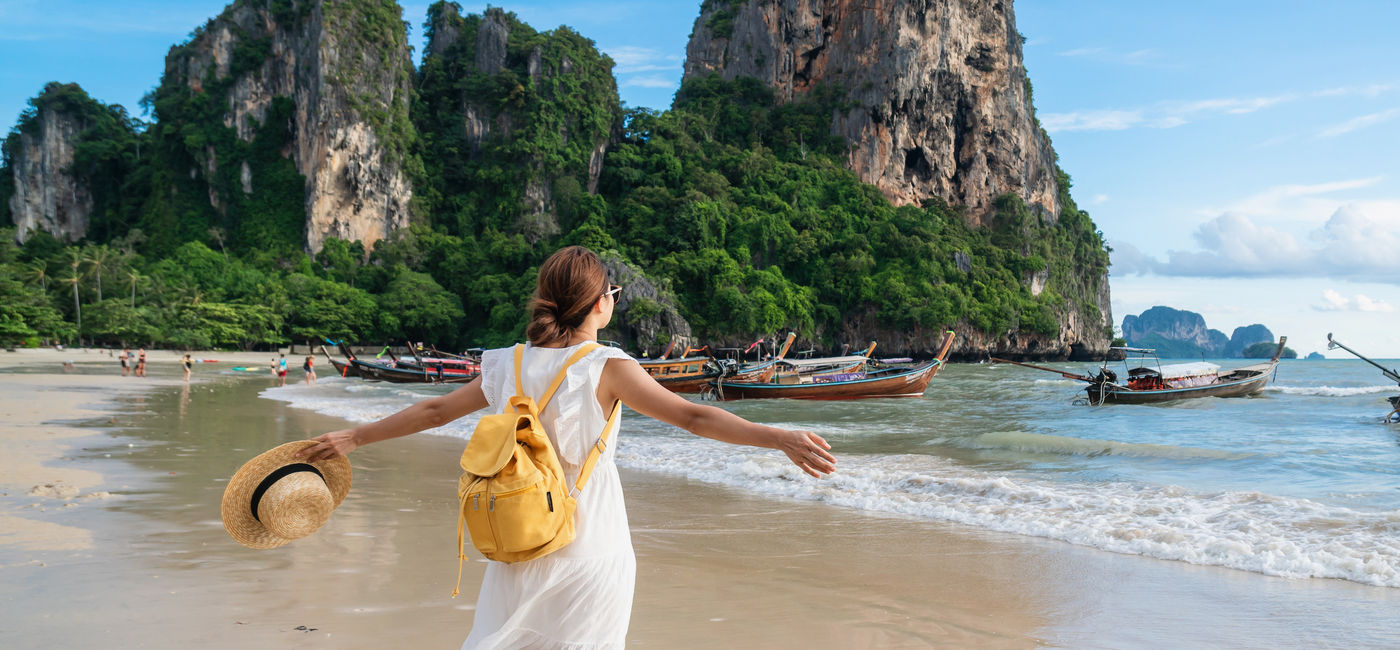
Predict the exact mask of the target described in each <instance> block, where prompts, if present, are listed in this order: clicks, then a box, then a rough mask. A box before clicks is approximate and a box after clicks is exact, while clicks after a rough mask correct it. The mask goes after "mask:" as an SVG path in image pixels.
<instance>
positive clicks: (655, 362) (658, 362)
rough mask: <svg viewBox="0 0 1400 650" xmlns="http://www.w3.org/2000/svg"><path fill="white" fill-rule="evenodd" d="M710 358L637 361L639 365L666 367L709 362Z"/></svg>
mask: <svg viewBox="0 0 1400 650" xmlns="http://www.w3.org/2000/svg"><path fill="white" fill-rule="evenodd" d="M709 359H710V358H709V357H681V358H679V359H637V363H640V364H643V365H665V364H668V363H674V364H682V363H691V362H694V361H708V360H709Z"/></svg>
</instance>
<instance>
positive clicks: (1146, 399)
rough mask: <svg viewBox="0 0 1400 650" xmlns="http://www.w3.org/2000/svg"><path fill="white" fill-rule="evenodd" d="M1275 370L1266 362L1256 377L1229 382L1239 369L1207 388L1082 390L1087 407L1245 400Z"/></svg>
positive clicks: (1096, 386)
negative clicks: (1228, 398) (1202, 399)
mask: <svg viewBox="0 0 1400 650" xmlns="http://www.w3.org/2000/svg"><path fill="white" fill-rule="evenodd" d="M1277 367H1278V364H1277V363H1269V364H1268V368H1267V369H1265V370H1263V371H1261V372H1259V373H1258V374H1255V375H1251V376H1248V377H1242V378H1238V379H1230V378H1229V375H1230V374H1234V373H1238V372H1240V370H1235V371H1234V372H1232V373H1229V374H1227V375H1226V376H1225V377H1224V378H1225V379H1227V380H1226V381H1222V382H1220V383H1215V384H1210V385H1208V386H1192V387H1188V388H1165V389H1155V390H1129V389H1127V388H1123V387H1119V386H1111V385H1110V386H1104V385H1101V384H1090V385H1089V386H1086V387H1085V388H1084V390H1085V392H1086V393H1087V394H1088V397H1089V403H1090V404H1156V403H1160V402H1174V401H1176V400H1180V399H1193V398H1197V397H1244V396H1247V395H1253V394H1255V393H1258V392H1259V391H1261V390H1264V386H1265V385H1267V384H1268V383H1269V380H1270V379H1273V377H1274V370H1275V369H1276V368H1277ZM1241 370H1243V369H1241Z"/></svg>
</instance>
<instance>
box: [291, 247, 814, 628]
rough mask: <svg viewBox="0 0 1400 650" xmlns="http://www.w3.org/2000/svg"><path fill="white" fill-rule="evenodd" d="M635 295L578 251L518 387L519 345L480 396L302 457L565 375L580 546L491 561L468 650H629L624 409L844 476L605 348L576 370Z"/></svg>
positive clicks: (565, 447)
mask: <svg viewBox="0 0 1400 650" xmlns="http://www.w3.org/2000/svg"><path fill="white" fill-rule="evenodd" d="M621 290H622V288H621V287H619V286H617V285H610V284H608V271H607V268H606V267H604V266H603V263H602V261H601V260H600V259H599V258H598V256H597V255H596V254H595V253H593V252H592V251H590V250H588V249H586V248H583V247H581V246H570V247H568V248H564V249H562V250H560V251H558V252H556V253H554V254H553V255H551V256H550V257H549V259H547V260H545V262H544V264H542V265H541V266H540V270H539V275H538V280H537V285H536V290H535V295H534V297H533V299H532V300H531V306H530V312H531V313H530V324H529V326H528V327H527V329H526V334H527V335H528V336H529V339H530V342H529V343H528V344H527V345H525V346H524V347H523V350H522V352H521V354H522V355H523V362H522V365H521V366H520V367H521V370H520V371H519V373H518V374H519V375H520V376H519V377H518V378H517V376H516V375H517V372H516V370H515V368H516V365H515V362H514V360H515V354H516V352H515V350H514V349H513V348H501V349H496V350H487V351H486V352H485V353H484V354H483V355H482V359H481V370H482V374H481V376H480V377H477V378H476V379H474V380H472V382H471V383H469V384H467V385H466V386H463V387H462V388H459V389H457V390H456V391H453V392H451V393H448V394H446V395H442V396H439V397H435V398H432V399H428V400H424V401H422V402H419V403H417V404H415V405H413V406H410V407H408V408H406V409H404V410H402V411H400V412H398V413H396V414H394V415H391V416H389V417H387V418H384V419H383V420H380V421H378V422H373V423H369V424H363V425H360V426H358V427H355V428H353V429H345V430H341V431H335V432H332V433H327V434H325V435H322V436H318V437H316V438H313V440H314V441H315V442H316V444H315V445H313V446H310V447H307V448H306V449H305V450H303V451H301V452H298V454H299V455H303V456H304V457H305V458H306V459H307V462H315V461H321V460H325V459H329V458H334V457H337V456H342V455H344V454H348V453H350V452H351V451H353V450H355V449H356V448H358V447H360V446H363V445H367V444H369V443H372V442H378V441H381V440H387V439H390V438H397V437H400V436H406V435H409V434H412V433H416V432H418V431H422V430H424V429H428V428H430V427H436V426H442V425H444V424H446V423H448V422H451V421H453V420H456V419H458V418H461V417H463V416H465V415H467V414H469V413H473V412H476V411H479V410H481V409H487V408H489V409H490V411H491V412H493V413H501V412H503V411H504V409H505V407H506V405H507V403H508V402H509V400H510V399H511V397H512V396H513V395H515V394H516V386H517V381H518V382H520V384H521V385H522V386H523V388H522V389H521V390H522V391H523V392H525V393H526V394H528V395H531V396H535V397H536V399H539V398H540V397H541V396H543V394H544V392H545V389H546V387H547V386H548V385H549V383H550V381H551V380H552V379H554V378H555V377H556V376H559V375H560V374H561V372H560V371H561V370H563V372H564V373H565V374H564V377H565V378H566V379H567V381H566V382H564V383H563V384H562V386H563V388H561V389H560V390H559V392H558V393H557V394H555V395H554V396H553V399H552V400H550V401H551V403H550V405H549V406H548V407H546V408H544V409H543V411H542V413H541V418H540V419H541V423H542V424H543V425H544V428H545V430H546V431H547V433H548V435H549V438H550V441H551V442H552V443H553V444H554V447H555V449H556V450H558V453H559V458H560V461H561V464H562V466H563V470H564V473H565V479H566V481H565V482H566V484H569V485H574V484H575V482H576V481H577V479H578V476H579V473H580V471H581V470H582V469H583V463H584V462H585V460H588V459H595V460H596V461H597V464H596V466H595V467H594V469H593V473H592V480H591V481H589V482H588V484H587V485H586V486H585V488H584V489H583V490H582V491H580V492H579V493H578V504H577V508H578V509H577V511H576V514H575V517H577V537H576V538H575V539H574V540H573V541H572V542H570V543H569V544H568V545H567V546H563V547H561V548H559V549H558V550H555V551H553V552H551V553H549V554H547V555H543V556H540V557H537V558H534V559H531V560H525V561H522V562H515V563H511V564H506V563H503V562H497V561H490V562H488V563H487V565H486V574H485V576H484V577H483V578H482V582H481V592H480V595H479V596H478V598H477V603H476V610H475V611H476V614H475V616H476V619H475V621H474V622H473V624H472V630H471V633H470V634H469V635H468V636H467V640H466V642H465V643H464V644H463V646H462V647H463V648H520V647H531V648H565V647H567V648H621V647H623V646H624V644H625V643H626V640H627V626H628V623H629V622H630V619H631V611H632V595H633V590H634V586H635V583H636V567H637V561H636V555H635V554H634V553H633V551H632V538H631V534H630V531H629V529H628V526H627V511H626V509H625V507H624V504H623V498H622V483H621V481H620V479H619V477H618V470H617V465H616V462H615V460H614V455H615V453H616V449H617V438H615V437H614V438H612V441H611V444H607V445H606V450H605V453H603V454H602V455H601V456H599V457H591V456H590V453H589V450H590V449H592V448H595V445H596V443H597V442H598V440H599V436H600V434H601V432H602V431H603V429H604V427H605V426H613V427H614V428H616V427H617V426H618V425H617V424H609V420H610V418H609V416H608V413H609V412H613V413H616V412H617V411H615V410H614V409H615V408H618V407H619V406H620V405H621V404H626V405H627V406H628V407H630V408H632V409H633V410H635V411H637V412H638V413H641V414H643V415H648V416H651V417H654V418H657V419H659V420H661V421H663V422H666V423H669V424H672V425H674V426H678V427H682V428H685V429H687V430H689V431H690V432H692V433H694V434H696V435H700V436H704V437H707V438H713V439H716V440H720V441H723V442H728V443H731V444H741V445H753V446H757V447H768V448H771V449H777V450H780V451H782V452H783V453H784V454H786V455H787V457H788V459H789V460H791V461H792V462H793V463H794V464H796V465H797V466H798V467H800V468H801V469H802V471H804V472H806V473H808V474H810V475H812V476H814V477H820V476H821V475H823V474H828V473H830V472H832V471H835V469H836V458H835V457H833V456H832V455H831V453H830V452H829V451H827V450H828V449H830V446H829V445H827V443H826V441H825V440H823V439H822V438H821V437H820V436H818V435H816V434H814V433H812V432H810V431H796V430H786V429H779V428H776V427H770V426H765V425H762V424H755V423H753V422H749V421H748V420H744V419H742V418H740V417H738V416H736V415H734V414H732V413H730V412H728V411H725V410H723V409H719V408H715V407H713V406H708V405H704V404H699V403H696V402H692V401H689V400H686V399H685V398H682V397H680V396H679V395H676V394H675V393H672V392H671V391H669V390H667V389H665V388H663V387H662V386H661V385H660V384H658V383H656V380H655V379H653V378H652V377H651V375H649V374H647V372H646V370H644V369H642V367H641V366H640V365H638V364H637V362H636V360H635V359H632V358H631V357H629V356H627V354H626V353H625V352H623V351H622V350H620V349H618V348H614V347H610V346H597V347H594V348H592V349H590V350H587V351H586V353H585V354H583V355H580V358H579V359H578V360H577V363H574V364H573V365H571V366H566V363H567V362H569V361H571V360H572V357H573V355H575V354H577V353H578V352H585V350H583V348H582V346H584V345H588V344H595V342H596V340H597V338H598V330H599V329H602V328H604V327H606V326H607V325H608V323H609V322H610V321H611V320H612V317H613V309H614V307H615V303H616V300H617V294H618V293H619V292H621ZM555 405H558V406H557V407H556V406H555ZM483 507H484V505H483Z"/></svg>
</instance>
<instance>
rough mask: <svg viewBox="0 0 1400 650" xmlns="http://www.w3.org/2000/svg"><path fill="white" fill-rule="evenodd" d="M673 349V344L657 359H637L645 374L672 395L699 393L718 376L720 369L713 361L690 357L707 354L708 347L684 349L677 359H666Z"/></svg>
mask: <svg viewBox="0 0 1400 650" xmlns="http://www.w3.org/2000/svg"><path fill="white" fill-rule="evenodd" d="M673 349H675V342H674V341H672V342H671V345H670V346H668V347H667V348H666V351H665V352H663V353H661V358H659V359H638V360H637V363H638V364H639V365H641V367H642V369H643V370H646V371H647V374H649V375H651V376H652V378H653V379H655V380H656V383H658V384H661V385H662V386H664V387H666V389H667V390H670V391H671V392H673V393H694V392H697V391H699V390H700V389H701V388H702V387H704V385H705V384H706V383H707V382H709V381H710V380H711V379H714V378H715V377H718V376H719V375H720V367H719V365H718V364H716V363H715V361H714V359H712V358H711V357H709V356H708V355H706V356H691V353H693V352H707V351H709V346H704V347H700V348H686V351H685V353H684V354H682V355H681V356H680V358H678V359H667V358H666V356H667V355H669V354H670V353H671V350H673Z"/></svg>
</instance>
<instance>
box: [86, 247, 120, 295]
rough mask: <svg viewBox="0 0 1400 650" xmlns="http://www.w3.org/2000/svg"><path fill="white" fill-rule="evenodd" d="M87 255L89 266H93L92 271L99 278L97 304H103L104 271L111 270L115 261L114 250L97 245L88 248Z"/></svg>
mask: <svg viewBox="0 0 1400 650" xmlns="http://www.w3.org/2000/svg"><path fill="white" fill-rule="evenodd" d="M86 253H87V255H86V257H87V261H88V264H90V265H91V266H90V270H91V271H92V272H93V274H94V275H95V276H96V277H97V302H102V271H103V270H104V269H110V268H111V267H110V265H111V264H112V262H113V261H114V256H113V255H112V249H111V248H108V247H107V245H106V244H96V245H93V246H89V247H87V249H86Z"/></svg>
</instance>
